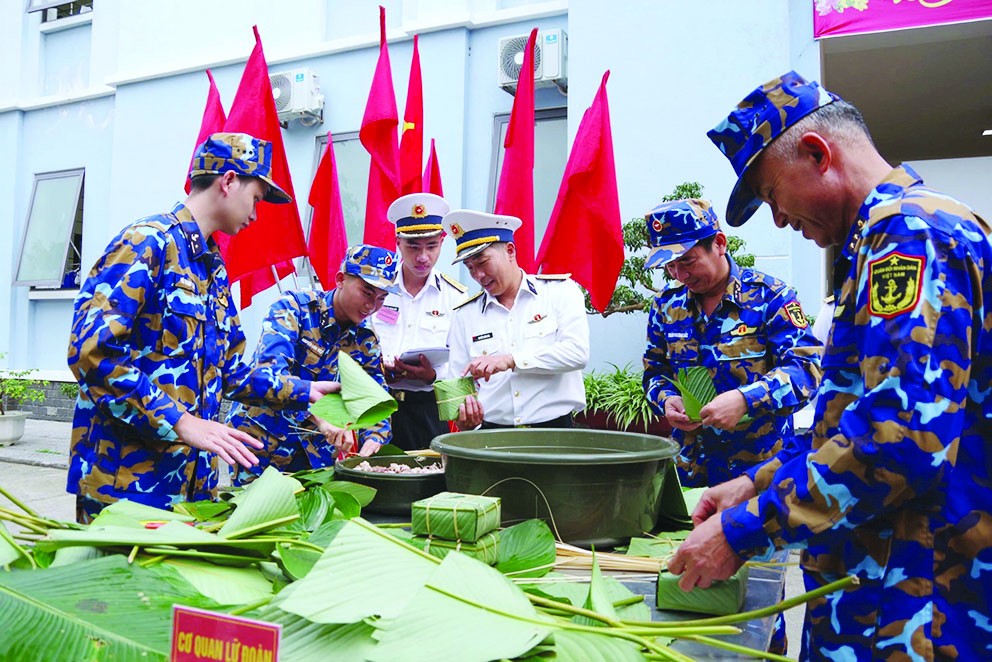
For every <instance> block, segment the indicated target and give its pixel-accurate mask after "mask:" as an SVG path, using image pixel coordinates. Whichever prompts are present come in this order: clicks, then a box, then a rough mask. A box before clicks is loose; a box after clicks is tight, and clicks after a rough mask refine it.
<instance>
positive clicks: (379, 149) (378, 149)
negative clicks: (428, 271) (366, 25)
mask: <svg viewBox="0 0 992 662" xmlns="http://www.w3.org/2000/svg"><path fill="white" fill-rule="evenodd" d="M398 124H399V117H398V113H397V111H396V93H395V92H394V91H393V76H392V73H391V71H390V68H389V49H388V48H387V46H386V9H385V8H384V7H382V6H380V7H379V60H378V62H377V63H376V68H375V74H374V75H373V77H372V87H371V89H370V90H369V100H368V103H367V104H366V106H365V116H364V117H363V118H362V127H361V129H360V130H359V132H358V139H359V140H360V141H361V143H362V145H363V146H364V147H365V149H366V150H368V153H369V155H370V156H371V157H372V159H371V161H370V163H369V188H368V195H367V197H366V199H365V234H364V241H365V243H367V244H373V245H375V246H381V247H382V248H388V249H390V250H392V249H395V248H396V227H395V226H394V225H393V224H392V223H390V222H389V221H388V220H387V219H386V210H387V209H388V208H389V205H390V204H392V202H393V200H395V199H396V198H398V197H399V195H400V173H399V144H398V141H397V138H396V126H397V125H398Z"/></svg>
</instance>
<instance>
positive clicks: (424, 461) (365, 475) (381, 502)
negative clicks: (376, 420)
mask: <svg viewBox="0 0 992 662" xmlns="http://www.w3.org/2000/svg"><path fill="white" fill-rule="evenodd" d="M364 460H368V462H369V464H371V465H372V466H384V467H388V466H389V465H390V464H405V465H407V466H409V467H423V466H429V465H431V464H434V463H436V462H437V458H436V457H433V458H432V457H420V456H416V457H410V456H403V455H384V456H380V457H349V458H348V459H347V460H342V461H340V462H337V463H336V464H335V465H334V476H335V478H339V479H341V480H349V481H351V482H353V483H361V484H362V485H367V486H369V487H372V488H375V490H376V493H375V497H374V498H373V499H372V501H371V503H369V505H367V506H365V508H363V511H365V512H370V513H379V514H380V515H405V516H406V517H410V506H411V504H412V503H413V502H414V501H419V500H421V499H426V498H427V497H430V496H434V495H435V494H437V493H438V492H443V491H444V474H441V473H429V474H387V473H374V472H371V471H359V470H357V469H355V466H356V465H358V464H361V463H362V461H364Z"/></svg>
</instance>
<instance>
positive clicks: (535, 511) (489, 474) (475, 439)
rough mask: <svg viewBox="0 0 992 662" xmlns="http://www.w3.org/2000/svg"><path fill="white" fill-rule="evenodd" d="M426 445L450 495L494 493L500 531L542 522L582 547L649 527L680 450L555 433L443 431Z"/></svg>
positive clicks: (619, 437)
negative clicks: (437, 459) (439, 460)
mask: <svg viewBox="0 0 992 662" xmlns="http://www.w3.org/2000/svg"><path fill="white" fill-rule="evenodd" d="M431 448H432V449H434V450H436V451H438V452H439V453H441V454H442V457H443V459H444V477H445V483H446V484H447V488H448V490H449V491H451V492H462V493H466V494H486V495H489V496H498V497H500V499H501V501H502V516H503V525H504V526H507V525H510V524H514V523H516V522H519V521H522V520H525V519H531V518H539V519H543V520H545V521H546V522H548V524H549V526H551V527H552V531H554V530H555V529H557V533H558V536H559V537H560V538H561V540H563V541H564V542H568V543H571V544H573V545H580V546H584V547H588V546H590V545H595V546H597V547H610V546H615V545H621V544H625V543H626V542H627V541H628V540H629V539H630V538H631V537H633V536H639V535H641V534H642V533H643V532H645V531H650V530H651V529H652V528H653V527H654V525H655V522H657V520H658V514H659V510H660V508H661V495H662V489H663V487H664V483H665V477H666V474H667V473H668V471H667V470H668V467H669V465H670V464H671V463H672V462H673V458H674V457H675V455H676V454H677V453H678V451H679V446H678V444H677V443H675V442H674V441H673V440H671V439H668V438H666V437H656V436H654V435H649V434H636V433H629V432H606V431H601V430H581V429H553V428H546V429H540V428H517V429H507V430H479V431H471V432H457V433H453V434H443V435H440V436H438V437H435V438H434V441H432V442H431Z"/></svg>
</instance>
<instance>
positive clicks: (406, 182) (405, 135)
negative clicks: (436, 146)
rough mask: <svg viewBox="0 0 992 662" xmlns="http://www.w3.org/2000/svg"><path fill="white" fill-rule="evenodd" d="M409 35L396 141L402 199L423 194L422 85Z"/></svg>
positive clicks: (416, 50) (417, 54)
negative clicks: (407, 67)
mask: <svg viewBox="0 0 992 662" xmlns="http://www.w3.org/2000/svg"><path fill="white" fill-rule="evenodd" d="M418 39H419V38H418V36H417V35H413V60H411V62H410V84H409V85H408V86H407V90H406V110H405V111H404V112H403V131H402V136H401V138H400V182H401V190H402V192H403V195H406V194H407V193H420V192H421V191H423V190H424V189H423V176H422V175H421V172H420V167H421V166H422V165H423V163H424V84H423V80H422V79H421V77H420V48H419V47H418V46H417V41H418Z"/></svg>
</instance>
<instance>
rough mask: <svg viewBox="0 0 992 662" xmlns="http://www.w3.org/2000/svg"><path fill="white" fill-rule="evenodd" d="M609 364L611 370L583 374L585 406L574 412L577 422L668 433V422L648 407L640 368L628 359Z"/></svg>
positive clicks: (602, 428) (609, 428) (597, 427)
mask: <svg viewBox="0 0 992 662" xmlns="http://www.w3.org/2000/svg"><path fill="white" fill-rule="evenodd" d="M610 365H611V366H612V367H613V369H612V370H608V371H602V372H597V371H595V370H594V371H592V372H588V373H586V374H584V375H583V376H582V377H583V383H584V385H585V391H586V408H585V410H584V411H582V412H580V413H579V414H578V415H577V416H576V418H575V420H576V423H577V424H578V425H579V426H582V427H588V428H592V429H596V430H618V431H621V432H647V433H650V434H656V435H659V436H662V437H665V436H668V435H669V434H671V431H672V428H671V426H670V425H668V422H667V421H665V419H663V418H660V417H658V416H656V415H655V413H654V412H653V411H651V406H650V405H649V404H648V399H647V395H646V394H645V393H644V386H643V385H642V384H641V377H642V374H643V371H642V370H640V369H635V368H634V367H633V366H632V365H631V364H629V363H628V364H627V365H625V366H623V367H622V368H621V367H618V366H615V365H613V364H610Z"/></svg>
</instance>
